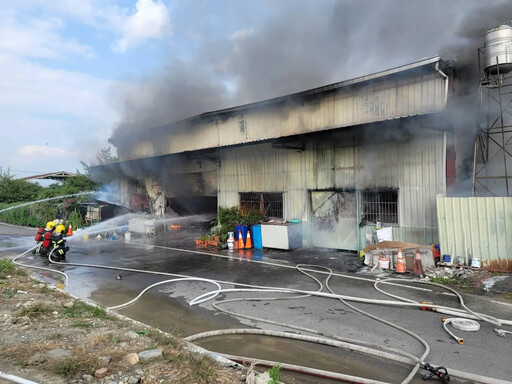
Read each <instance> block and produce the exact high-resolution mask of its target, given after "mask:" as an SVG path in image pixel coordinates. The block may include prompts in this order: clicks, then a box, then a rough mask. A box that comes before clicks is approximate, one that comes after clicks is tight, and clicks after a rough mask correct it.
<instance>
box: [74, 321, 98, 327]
mask: <svg viewBox="0 0 512 384" xmlns="http://www.w3.org/2000/svg"><path fill="white" fill-rule="evenodd" d="M71 326H72V327H74V328H92V327H93V325H92V323H90V322H88V321H77V322H74V323H73V324H71Z"/></svg>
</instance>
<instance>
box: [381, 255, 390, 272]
mask: <svg viewBox="0 0 512 384" xmlns="http://www.w3.org/2000/svg"><path fill="white" fill-rule="evenodd" d="M379 268H380V269H389V259H385V258H384V257H379Z"/></svg>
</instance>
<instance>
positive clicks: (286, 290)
mask: <svg viewBox="0 0 512 384" xmlns="http://www.w3.org/2000/svg"><path fill="white" fill-rule="evenodd" d="M29 251H30V250H29ZM180 251H185V252H186V250H180ZM27 252H28V251H27ZM27 252H25V253H27ZM195 252H197V251H195ZM25 253H24V254H25ZM201 253H204V254H208V255H210V256H218V255H216V254H211V253H206V252H201ZM22 255H23V254H22ZM22 255H19V256H18V257H20V256H22ZM18 257H16V259H17V258H18ZM49 260H50V262H51V263H54V264H60V265H76V266H86V267H94V268H105V269H112V270H125V271H133V272H142V273H153V274H160V275H166V276H179V277H182V278H183V279H179V280H188V279H195V278H194V277H191V276H184V275H176V274H169V273H164V272H154V271H143V270H137V269H131V268H120V267H110V266H101V265H91V264H80V263H59V262H55V261H53V260H52V259H51V256H49ZM269 264H272V263H269ZM20 265H23V266H27V265H24V264H20ZM274 265H278V266H280V267H282V265H279V264H274ZM27 267H33V266H27ZM35 268H38V269H45V270H50V271H52V272H57V273H60V274H63V275H65V277H66V286H67V275H66V274H65V273H63V272H60V271H55V270H54V269H49V268H43V267H35ZM314 272H319V271H318V270H315V271H314ZM319 273H320V272H319ZM336 275H338V274H336ZM203 280H208V279H203ZM361 280H362V279H361ZM364 280H370V279H364ZM170 281H177V279H173V280H170ZM163 283H164V282H160V283H157V284H154V285H153V286H156V285H159V284H163ZM217 283H228V284H235V283H233V282H222V281H218V282H217ZM236 285H239V286H244V284H239V283H236ZM326 285H327V284H326ZM397 285H398V284H397ZM217 286H218V289H217V290H216V291H212V292H208V293H207V294H204V295H201V296H200V297H198V298H196V299H194V300H195V301H196V302H195V304H197V303H199V302H202V301H207V300H211V299H212V298H213V297H215V296H217V295H218V294H220V293H221V292H228V291H240V290H238V289H237V290H227V289H224V290H222V289H220V288H219V285H217ZM245 286H250V285H245ZM250 287H255V286H250ZM272 288H273V287H257V288H251V289H245V291H254V290H259V291H265V292H281V293H293V294H298V293H300V294H303V295H311V296H323V297H329V298H336V299H339V300H343V299H345V300H351V301H358V302H371V303H375V304H385V305H401V306H420V305H421V304H420V303H406V302H397V301H389V300H368V299H361V298H355V297H350V296H344V295H336V294H334V293H332V291H331V293H330V294H327V293H324V292H318V291H316V292H315V291H313V292H311V291H303V290H294V289H289V288H275V289H272ZM148 289H149V287H148ZM145 291H147V289H146V290H145ZM145 291H144V292H145ZM140 296H141V295H139V296H138V297H140ZM138 297H137V298H138ZM137 298H136V299H137ZM199 298H201V300H198V299H199ZM136 299H134V300H132V301H131V302H129V303H132V302H134V301H135V300H136ZM194 300H193V301H194ZM192 304H193V303H192V302H191V305H192ZM125 305H129V304H128V303H126V304H124V305H121V306H125ZM121 306H116V307H121ZM431 307H434V308H446V307H441V306H435V305H431ZM447 309H451V310H453V308H447ZM395 356H396V355H395ZM413 361H414V362H415V364H418V361H421V360H419V359H418V358H416V359H413ZM481 382H493V381H492V380H491V381H483V380H482V381H481Z"/></svg>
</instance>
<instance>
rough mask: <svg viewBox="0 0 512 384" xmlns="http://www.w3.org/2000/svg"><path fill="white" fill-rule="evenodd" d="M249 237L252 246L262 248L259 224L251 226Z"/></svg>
mask: <svg viewBox="0 0 512 384" xmlns="http://www.w3.org/2000/svg"><path fill="white" fill-rule="evenodd" d="M251 233H252V235H251V238H252V243H253V245H254V248H256V249H263V242H262V239H261V224H256V225H253V226H252V227H251Z"/></svg>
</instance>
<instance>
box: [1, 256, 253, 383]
mask: <svg viewBox="0 0 512 384" xmlns="http://www.w3.org/2000/svg"><path fill="white" fill-rule="evenodd" d="M0 262H5V263H3V264H2V265H3V266H4V267H5V266H9V264H8V262H7V261H6V260H5V259H4V260H2V259H0ZM0 345H1V348H0V371H1V372H3V373H4V374H11V375H15V376H19V377H22V378H24V379H28V380H32V381H35V382H38V383H41V384H44V383H52V384H59V383H111V384H114V383H115V384H120V383H123V384H136V383H145V384H150V383H191V384H192V383H244V382H245V374H246V371H245V369H236V368H228V367H222V366H221V365H219V364H218V363H217V362H216V361H214V360H212V359H211V358H210V357H208V356H204V355H201V354H197V353H192V352H190V351H189V350H188V349H187V348H186V346H185V345H184V344H183V343H182V342H181V341H180V340H179V339H178V338H176V337H174V336H173V335H169V334H165V333H162V332H160V331H158V330H156V329H152V328H151V327H148V326H146V325H143V324H140V323H137V322H134V321H131V320H129V319H126V318H122V317H120V316H117V315H116V314H114V313H110V312H106V311H105V310H104V309H102V308H98V307H95V306H91V305H89V304H87V303H85V302H83V301H80V300H77V299H74V298H73V297H71V296H69V295H67V294H66V293H64V292H62V291H60V290H58V289H53V288H51V287H49V286H48V285H47V284H45V283H41V282H38V281H35V280H33V279H31V278H30V277H29V276H28V274H27V273H26V272H25V271H23V270H21V269H11V268H3V269H2V268H0ZM2 382H3V381H2V379H0V383H2Z"/></svg>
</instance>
